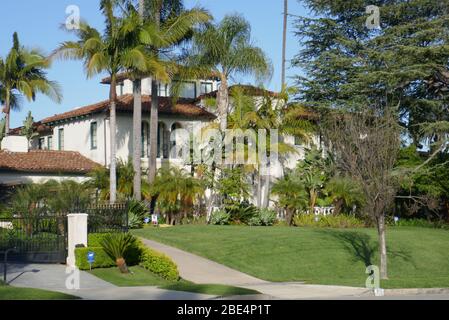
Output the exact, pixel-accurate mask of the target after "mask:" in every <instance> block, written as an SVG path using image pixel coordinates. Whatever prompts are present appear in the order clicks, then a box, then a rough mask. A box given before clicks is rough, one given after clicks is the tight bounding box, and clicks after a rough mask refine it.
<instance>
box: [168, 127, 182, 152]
mask: <svg viewBox="0 0 449 320" xmlns="http://www.w3.org/2000/svg"><path fill="white" fill-rule="evenodd" d="M177 129H182V125H181V124H180V123H178V122H176V123H174V124H173V125H172V126H171V132H175V131H176V130H177ZM179 138H180V137H178V135H176V136H175V141H171V143H170V158H172V159H177V158H178V155H177V154H176V148H175V147H176V142H177V141H178V139H179Z"/></svg>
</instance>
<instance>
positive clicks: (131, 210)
mask: <svg viewBox="0 0 449 320" xmlns="http://www.w3.org/2000/svg"><path fill="white" fill-rule="evenodd" d="M147 213H148V209H147V207H146V205H145V204H144V203H143V202H140V201H136V200H132V201H130V203H129V207H128V227H129V228H130V229H140V228H142V226H143V222H144V218H145V215H146V214H147Z"/></svg>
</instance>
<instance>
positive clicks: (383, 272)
mask: <svg viewBox="0 0 449 320" xmlns="http://www.w3.org/2000/svg"><path fill="white" fill-rule="evenodd" d="M377 231H378V234H379V251H380V278H381V279H383V280H385V279H388V272H387V241H386V229H385V215H384V214H382V215H381V216H380V217H379V218H378V219H377Z"/></svg>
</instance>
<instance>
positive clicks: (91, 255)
mask: <svg viewBox="0 0 449 320" xmlns="http://www.w3.org/2000/svg"><path fill="white" fill-rule="evenodd" d="M87 261H89V263H90V264H93V263H94V262H95V252H89V253H88V254H87Z"/></svg>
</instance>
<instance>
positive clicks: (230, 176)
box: [217, 167, 250, 205]
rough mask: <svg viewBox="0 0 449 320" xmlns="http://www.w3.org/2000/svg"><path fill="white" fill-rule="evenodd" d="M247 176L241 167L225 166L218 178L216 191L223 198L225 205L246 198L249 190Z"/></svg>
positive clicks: (237, 202)
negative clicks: (230, 167)
mask: <svg viewBox="0 0 449 320" xmlns="http://www.w3.org/2000/svg"><path fill="white" fill-rule="evenodd" d="M249 190H250V189H249V183H248V180H247V176H246V174H245V172H244V170H243V168H241V167H236V168H232V169H229V168H226V169H224V170H223V174H222V176H221V177H220V179H219V180H218V185H217V191H218V193H219V194H221V195H222V196H223V198H224V203H225V205H228V204H230V205H235V204H239V203H240V202H241V201H243V200H247V199H248V197H249V195H250V191H249Z"/></svg>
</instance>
